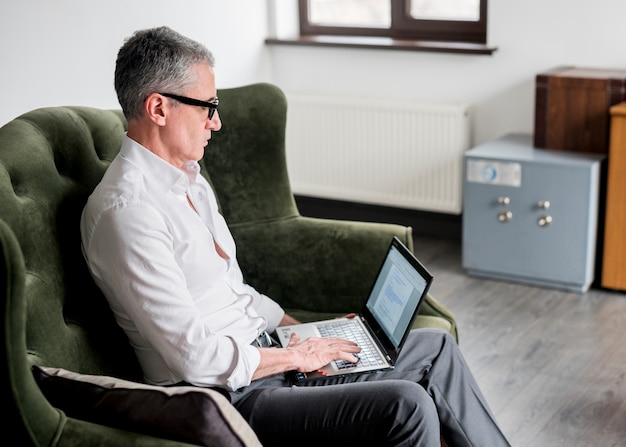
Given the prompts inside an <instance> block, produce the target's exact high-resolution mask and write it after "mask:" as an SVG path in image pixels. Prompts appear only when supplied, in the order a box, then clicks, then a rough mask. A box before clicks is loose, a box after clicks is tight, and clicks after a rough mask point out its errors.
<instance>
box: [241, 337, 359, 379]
mask: <svg viewBox="0 0 626 447" xmlns="http://www.w3.org/2000/svg"><path fill="white" fill-rule="evenodd" d="M258 350H259V352H260V353H261V362H260V363H259V366H258V367H257V369H256V371H255V372H254V374H253V375H252V380H256V379H261V378H263V377H267V376H271V375H274V374H278V373H283V372H287V371H294V370H295V371H299V372H309V371H315V370H317V369H320V368H322V367H323V366H325V365H327V364H328V363H330V362H332V361H333V360H346V361H348V362H352V363H356V362H358V361H359V359H358V357H356V356H355V355H354V354H357V353H359V352H361V348H360V347H359V346H358V345H357V344H356V343H354V342H351V341H348V340H344V339H342V338H320V337H310V338H307V339H306V340H304V341H301V340H300V337H298V335H297V334H295V333H293V334H291V339H290V340H289V344H288V345H287V347H286V348H258Z"/></svg>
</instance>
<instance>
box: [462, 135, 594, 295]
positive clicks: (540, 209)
mask: <svg viewBox="0 0 626 447" xmlns="http://www.w3.org/2000/svg"><path fill="white" fill-rule="evenodd" d="M603 158H604V155H598V154H586V153H580V152H577V153H574V152H564V151H556V150H545V149H536V148H534V147H533V137H532V135H521V134H515V135H507V136H505V137H503V138H500V139H498V140H494V141H491V142H488V143H486V144H483V145H480V146H477V147H475V148H473V149H470V150H469V151H467V152H466V153H465V156H464V159H465V160H464V161H465V163H464V189H463V248H462V259H463V261H462V262H463V267H464V268H465V269H466V270H467V272H468V273H469V274H471V275H477V276H485V277H493V278H499V279H507V280H513V281H519V282H525V283H530V284H535V285H540V286H548V287H555V288H561V289H565V290H570V291H576V292H586V291H587V290H588V288H589V286H590V285H591V283H592V282H593V279H594V268H595V250H596V231H597V219H598V190H599V182H600V163H601V161H602V159H603Z"/></svg>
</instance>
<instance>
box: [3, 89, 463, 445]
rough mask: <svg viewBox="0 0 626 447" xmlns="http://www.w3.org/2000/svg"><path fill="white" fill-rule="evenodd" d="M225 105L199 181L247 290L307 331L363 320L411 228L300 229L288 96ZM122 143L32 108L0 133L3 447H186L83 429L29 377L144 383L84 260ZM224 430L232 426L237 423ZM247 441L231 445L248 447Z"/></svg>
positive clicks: (108, 120)
mask: <svg viewBox="0 0 626 447" xmlns="http://www.w3.org/2000/svg"><path fill="white" fill-rule="evenodd" d="M219 95H220V111H219V113H220V116H221V119H222V122H223V128H222V130H221V131H220V132H218V133H215V134H214V136H213V139H212V140H211V143H210V145H209V146H208V147H207V150H206V155H205V157H204V159H203V160H202V161H201V165H202V173H203V174H204V175H205V176H206V177H207V179H208V180H209V182H211V185H212V186H213V187H214V189H215V191H216V194H217V197H218V201H219V203H220V207H221V210H222V212H223V214H224V216H225V218H226V220H227V222H228V223H229V226H230V228H231V230H232V233H233V235H234V237H235V240H236V242H237V246H238V258H239V261H240V264H241V267H242V270H243V272H244V275H245V277H246V280H247V282H249V283H250V284H252V285H253V286H255V287H256V288H257V289H259V290H260V291H262V292H263V293H266V294H267V295H269V296H271V297H273V298H274V299H276V300H277V301H278V302H279V303H281V304H282V305H283V306H284V307H285V308H286V309H287V310H288V312H289V313H291V314H292V315H293V316H294V317H296V318H299V319H301V320H304V321H308V320H311V319H317V318H324V317H331V316H336V315H341V314H345V313H347V312H351V311H356V310H359V308H360V305H361V303H362V301H363V299H364V296H365V295H366V293H367V291H368V288H369V287H370V285H371V281H372V278H373V276H374V274H375V272H376V271H377V269H378V266H379V263H380V262H381V260H382V256H383V254H384V252H385V250H386V248H387V245H388V244H389V241H390V239H391V237H392V236H394V235H395V236H398V237H399V238H400V239H401V240H402V241H403V242H404V243H405V244H406V245H408V246H409V247H410V248H412V246H413V242H412V236H411V228H410V227H405V226H400V225H391V224H378V223H365V222H348V221H338V220H327V219H316V218H310V217H304V216H301V215H300V214H299V212H298V209H297V207H296V205H295V201H294V198H293V195H292V192H291V188H290V184H289V178H288V173H287V167H286V160H285V147H284V144H285V138H284V137H285V123H286V107H287V103H286V99H285V96H284V95H283V94H282V92H281V91H280V90H279V89H278V88H276V87H274V86H272V85H269V84H255V85H250V86H245V87H238V88H231V89H225V90H220V92H219ZM124 131H125V120H124V118H123V116H122V115H121V113H120V112H119V111H111V110H99V109H93V108H86V107H56V108H45V109H38V110H34V111H32V112H29V113H26V114H24V115H22V116H20V117H18V118H16V119H15V120H13V121H11V122H10V123H8V124H6V125H5V126H4V127H2V128H0V249H1V250H2V256H1V257H0V270H1V274H0V287H1V292H2V297H3V306H2V326H3V331H2V355H3V358H2V362H1V363H2V366H1V367H0V368H1V369H2V386H1V388H2V401H3V403H2V406H3V408H4V410H5V412H4V414H5V418H6V419H5V427H6V428H7V430H8V432H9V435H8V436H7V439H13V440H15V441H14V443H15V445H37V446H39V445H59V446H62V445H90V446H91V445H101V446H108V445H125V446H129V445H137V446H176V445H190V444H189V443H190V442H191V443H192V444H193V443H194V441H193V440H191V441H190V440H189V439H182V440H181V439H180V438H177V437H176V436H168V435H167V434H165V435H164V434H162V433H161V432H158V431H157V432H150V431H149V430H136V431H135V430H134V429H133V428H132V427H131V428H128V427H127V426H122V427H120V426H119V425H118V426H111V425H109V424H107V423H103V422H101V421H94V420H90V419H88V418H86V420H83V419H82V418H81V415H80V414H78V415H76V414H73V413H71V412H69V411H67V410H66V411H62V409H63V406H62V405H59V404H58V401H56V400H55V401H52V400H51V399H50V398H49V396H48V395H44V393H43V392H42V388H41V387H40V386H39V385H38V382H37V381H36V380H35V376H34V374H33V367H34V366H35V365H38V366H46V367H55V368H63V369H66V370H69V371H73V372H76V373H81V374H87V375H90V376H110V377H115V378H120V379H125V380H128V381H130V382H141V381H142V378H141V377H142V376H141V371H140V368H139V366H138V363H137V360H136V358H135V356H134V353H133V352H132V349H131V347H130V346H129V344H128V341H127V339H126V337H125V335H124V334H123V332H122V331H121V330H120V329H119V328H118V326H117V324H116V323H115V321H114V319H113V316H112V314H111V312H110V310H109V309H108V306H107V304H106V300H105V299H104V298H103V296H102V295H101V293H100V291H99V290H98V288H97V287H96V286H95V284H94V283H93V281H92V279H91V277H90V275H89V273H88V270H87V268H86V265H85V263H84V260H83V258H82V253H81V248H80V233H79V220H80V214H81V211H82V208H83V205H84V204H85V201H86V200H87V197H88V195H89V194H90V193H91V191H92V190H93V188H94V187H95V186H96V184H97V183H98V182H99V180H100V179H101V177H102V175H103V173H104V171H105V170H106V168H107V166H108V164H109V163H110V161H111V160H112V159H113V158H114V157H115V155H116V153H117V151H118V149H119V147H120V144H121V139H122V136H123V134H124ZM415 326H416V327H438V328H442V329H445V330H448V331H450V332H451V333H452V334H453V335H454V336H455V337H456V336H457V328H456V323H455V319H454V316H453V315H452V314H451V313H450V311H449V310H448V309H446V308H445V307H444V306H443V305H441V304H440V303H438V302H437V301H436V300H435V299H434V298H433V297H431V296H429V297H428V298H427V300H426V302H425V305H424V306H423V308H422V310H421V313H420V315H419V316H418V318H417V320H416V323H415ZM35 369H36V368H35ZM154 388H158V387H154ZM223 413H224V410H223V409H222V411H221V414H223ZM230 417H231V419H229V422H228V423H230V424H231V425H232V424H234V425H237V424H241V421H237V420H236V418H237V415H230ZM211 423H215V424H219V423H221V421H219V420H217V419H215V420H213V419H212V422H211ZM240 428H241V427H240ZM241 429H242V430H243V431H244V432H245V427H244V428H241ZM245 435H246V433H244V435H242V437H241V443H240V444H232V445H255V440H254V436H252V437H248V438H246V437H245ZM220 444H221V443H220ZM228 445H231V444H228Z"/></svg>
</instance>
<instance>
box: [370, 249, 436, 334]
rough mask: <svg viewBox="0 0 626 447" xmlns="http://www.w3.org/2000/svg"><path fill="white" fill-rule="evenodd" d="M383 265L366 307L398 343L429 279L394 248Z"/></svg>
mask: <svg viewBox="0 0 626 447" xmlns="http://www.w3.org/2000/svg"><path fill="white" fill-rule="evenodd" d="M382 268H383V273H384V274H382V275H380V276H379V278H378V280H377V282H376V284H375V286H374V289H373V291H372V298H373V299H371V300H370V301H369V302H368V303H367V307H368V309H369V311H370V312H371V313H372V314H373V315H375V316H376V319H377V320H378V322H379V324H380V325H381V327H382V329H383V331H385V333H386V334H387V336H388V337H389V338H390V339H391V340H392V341H393V342H394V344H396V345H397V344H399V343H400V341H401V339H402V336H403V335H404V331H405V329H406V327H407V325H409V324H410V322H411V318H412V316H413V309H415V306H416V305H417V303H418V301H419V299H420V297H421V296H422V292H423V290H424V287H426V281H425V279H424V278H422V277H421V276H420V275H418V274H417V272H416V271H415V269H414V268H413V267H412V266H411V265H410V264H409V263H408V262H407V261H406V259H404V257H403V256H402V255H401V254H400V252H398V250H397V249H396V248H395V247H393V248H392V256H390V257H389V258H388V259H387V260H386V262H385V264H384V265H383V267H382ZM407 309H409V310H408V311H407Z"/></svg>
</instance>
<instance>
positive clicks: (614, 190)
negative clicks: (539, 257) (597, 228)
mask: <svg viewBox="0 0 626 447" xmlns="http://www.w3.org/2000/svg"><path fill="white" fill-rule="evenodd" d="M610 111H611V131H610V144H609V166H608V178H607V194H606V215H605V224H604V255H603V259H602V287H605V288H608V289H617V290H626V102H622V103H620V104H618V105H615V106H613V107H611V109H610Z"/></svg>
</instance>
